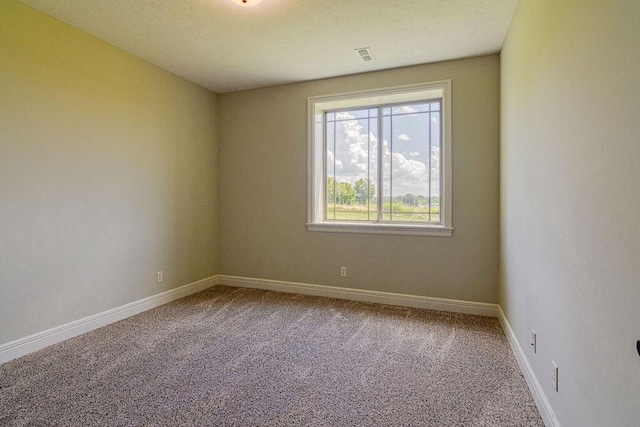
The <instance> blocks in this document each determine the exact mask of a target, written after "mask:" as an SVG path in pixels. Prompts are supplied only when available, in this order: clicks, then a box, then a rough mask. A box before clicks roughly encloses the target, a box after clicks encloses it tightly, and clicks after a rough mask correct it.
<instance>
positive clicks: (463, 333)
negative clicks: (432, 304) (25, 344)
mask: <svg viewBox="0 0 640 427" xmlns="http://www.w3.org/2000/svg"><path fill="white" fill-rule="evenodd" d="M0 425H2V426H542V425H543V423H542V420H541V419H540V416H539V414H538V411H537V410H536V407H535V405H534V402H533V400H532V398H531V394H530V393H529V390H528V389H527V386H526V384H525V382H524V379H523V377H522V374H521V372H520V371H519V369H518V367H517V365H516V362H515V359H514V356H513V354H512V353H511V351H510V348H509V345H508V343H507V341H506V338H505V336H504V334H503V332H502V330H501V328H500V325H499V323H498V321H497V319H493V318H485V317H478V316H469V315H460V314H451V313H442V312H433V311H427V310H419V309H413V308H403V307H392V306H385V305H376V304H366V303H360V302H353V301H344V300H335V299H329V298H320V297H311V296H302V295H295V294H286V293H278V292H270V291H262V290H252V289H240V288H231V287H225V286H216V287H214V288H211V289H209V290H206V291H203V292H200V293H198V294H195V295H192V296H190V297H187V298H183V299H181V300H178V301H175V302H173V303H170V304H166V305H164V306H162V307H158V308H156V309H153V310H150V311H147V312H145V313H142V314H139V315H137V316H134V317H131V318H128V319H126V320H123V321H120V322H117V323H114V324H112V325H109V326H106V327H104V328H101V329H98V330H95V331H93V332H90V333H87V334H85V335H82V336H79V337H76V338H73V339H70V340H68V341H65V342H63V343H60V344H57V345H54V346H51V347H48V348H46V349H43V350H41V351H38V352H36V353H32V354H30V355H27V356H25V357H22V358H19V359H16V360H13V361H11V362H8V363H5V364H2V365H0Z"/></svg>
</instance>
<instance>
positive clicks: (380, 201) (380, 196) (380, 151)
mask: <svg viewBox="0 0 640 427" xmlns="http://www.w3.org/2000/svg"><path fill="white" fill-rule="evenodd" d="M383 139H384V134H383V130H382V106H378V190H377V194H378V220H377V221H376V222H380V221H382V205H383V202H384V199H383V193H382V169H383V166H384V161H383V158H382V155H383V151H384V150H383V149H382V145H383Z"/></svg>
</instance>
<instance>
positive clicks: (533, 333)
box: [531, 329, 538, 353]
mask: <svg viewBox="0 0 640 427" xmlns="http://www.w3.org/2000/svg"><path fill="white" fill-rule="evenodd" d="M531 346H532V347H533V352H534V353H537V352H538V341H537V340H536V331H534V330H533V329H532V330H531Z"/></svg>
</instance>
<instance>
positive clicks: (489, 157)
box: [219, 55, 499, 302]
mask: <svg viewBox="0 0 640 427" xmlns="http://www.w3.org/2000/svg"><path fill="white" fill-rule="evenodd" d="M442 79H452V92H453V100H452V103H453V225H454V227H455V231H454V234H453V237H451V238H443V237H418V236H388V235H384V236H380V235H362V234H338V233H320V232H309V231H307V229H306V227H305V221H306V218H307V211H306V209H307V194H306V192H307V166H306V165H307V140H306V129H307V128H306V126H307V121H306V120H307V119H306V102H307V97H309V96H316V95H326V94H332V93H338V92H346V91H354V90H364V89H373V88H379V87H386V86H395V85H402V84H409V83H418V82H425V81H433V80H442ZM219 121H220V132H219V156H220V157H219V160H220V163H219V165H220V175H219V176H220V183H219V197H220V211H219V215H220V217H219V218H220V271H221V273H223V274H229V275H237V276H245V277H257V278H266V279H275V280H285V281H296V282H305V283H313V284H324V285H333V286H343V287H351V288H359V289H372V290H377V291H389V292H400V293H407V294H414V295H426V296H432V297H445V298H455V299H463V300H472V301H484V302H496V300H497V281H498V211H499V202H498V196H499V191H498V181H499V57H498V55H492V56H485V57H479V58H473V59H465V60H458V61H451V62H443V63H437V64H430V65H423V66H416V67H409V68H403V69H396V70H390V71H383V72H373V73H367V74H362V75H357V76H347V77H339V78H333V79H327V80H320V81H313V82H307V83H300V84H292V85H287V86H280V87H272V88H266V89H258V90H250V91H244V92H236V93H230V94H223V95H220V96H219ZM341 265H345V266H347V267H348V277H347V278H346V279H341V278H340V277H339V272H340V266H341Z"/></svg>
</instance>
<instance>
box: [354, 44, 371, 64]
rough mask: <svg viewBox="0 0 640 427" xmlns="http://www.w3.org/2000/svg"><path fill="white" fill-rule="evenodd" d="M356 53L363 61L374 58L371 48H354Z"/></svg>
mask: <svg viewBox="0 0 640 427" xmlns="http://www.w3.org/2000/svg"><path fill="white" fill-rule="evenodd" d="M356 53H357V54H358V56H360V58H362V60H363V61H364V62H370V61H373V60H375V59H376V58H375V57H374V56H373V52H371V48H368V47H363V48H360V49H356Z"/></svg>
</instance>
